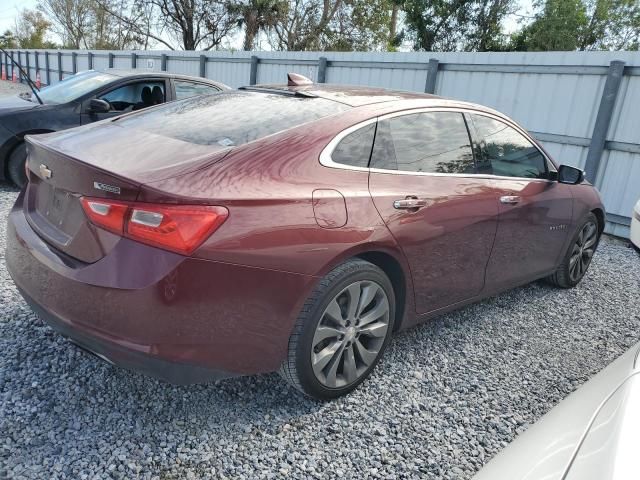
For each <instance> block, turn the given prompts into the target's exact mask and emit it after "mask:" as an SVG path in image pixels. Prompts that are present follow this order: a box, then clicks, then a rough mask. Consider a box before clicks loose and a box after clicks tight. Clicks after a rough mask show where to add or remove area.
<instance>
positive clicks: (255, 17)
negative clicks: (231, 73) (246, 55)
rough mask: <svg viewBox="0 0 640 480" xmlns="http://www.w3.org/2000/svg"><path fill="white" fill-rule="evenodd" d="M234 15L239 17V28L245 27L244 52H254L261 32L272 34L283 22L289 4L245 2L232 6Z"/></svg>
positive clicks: (282, 0) (264, 0)
mask: <svg viewBox="0 0 640 480" xmlns="http://www.w3.org/2000/svg"><path fill="white" fill-rule="evenodd" d="M229 8H230V11H231V13H232V14H236V15H237V17H238V26H239V27H244V41H243V44H242V48H243V49H244V50H247V51H249V50H253V48H254V44H255V40H256V37H257V36H258V34H259V33H260V32H265V33H267V34H268V33H270V32H271V31H272V30H273V28H274V27H275V25H277V24H278V23H279V22H281V21H283V20H284V18H285V16H286V13H287V9H288V3H287V2H286V0H243V1H241V2H239V3H234V4H231V5H230V7H229Z"/></svg>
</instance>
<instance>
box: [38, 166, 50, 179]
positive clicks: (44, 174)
mask: <svg viewBox="0 0 640 480" xmlns="http://www.w3.org/2000/svg"><path fill="white" fill-rule="evenodd" d="M40 176H41V177H42V178H44V179H47V178H51V170H49V169H48V168H47V166H46V165H45V164H44V163H41V164H40Z"/></svg>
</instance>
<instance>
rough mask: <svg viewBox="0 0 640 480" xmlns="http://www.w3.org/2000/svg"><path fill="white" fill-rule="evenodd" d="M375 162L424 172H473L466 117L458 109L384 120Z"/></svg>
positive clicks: (381, 123) (375, 163)
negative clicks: (456, 110)
mask: <svg viewBox="0 0 640 480" xmlns="http://www.w3.org/2000/svg"><path fill="white" fill-rule="evenodd" d="M371 166H372V167H373V168H382V169H388V170H403V171H408V172H420V173H473V172H474V164H473V153H472V150H471V141H470V140H469V133H468V131H467V126H466V124H465V121H464V117H463V116H462V114H461V113H457V112H427V113H414V114H410V115H402V116H399V117H392V118H388V119H384V120H381V121H380V122H378V131H377V133H376V140H375V146H374V149H373V153H372V158H371Z"/></svg>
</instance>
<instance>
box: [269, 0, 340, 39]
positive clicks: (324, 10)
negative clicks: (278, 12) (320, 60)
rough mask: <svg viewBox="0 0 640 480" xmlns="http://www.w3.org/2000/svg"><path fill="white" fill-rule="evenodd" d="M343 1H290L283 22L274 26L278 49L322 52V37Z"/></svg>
mask: <svg viewBox="0 0 640 480" xmlns="http://www.w3.org/2000/svg"><path fill="white" fill-rule="evenodd" d="M342 1H343V0H289V6H288V8H287V11H286V16H285V17H284V19H283V21H281V22H279V23H278V24H276V25H274V29H273V30H274V33H275V38H276V41H275V43H276V47H277V48H279V49H280V50H320V49H321V43H322V41H321V38H320V37H321V36H323V35H325V34H326V33H327V28H328V27H329V24H330V22H331V21H332V20H333V19H334V17H335V15H336V13H337V11H338V9H339V8H340V6H341V5H342Z"/></svg>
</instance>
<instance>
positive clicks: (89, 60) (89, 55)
mask: <svg viewBox="0 0 640 480" xmlns="http://www.w3.org/2000/svg"><path fill="white" fill-rule="evenodd" d="M87 64H88V66H89V70H93V52H87Z"/></svg>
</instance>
